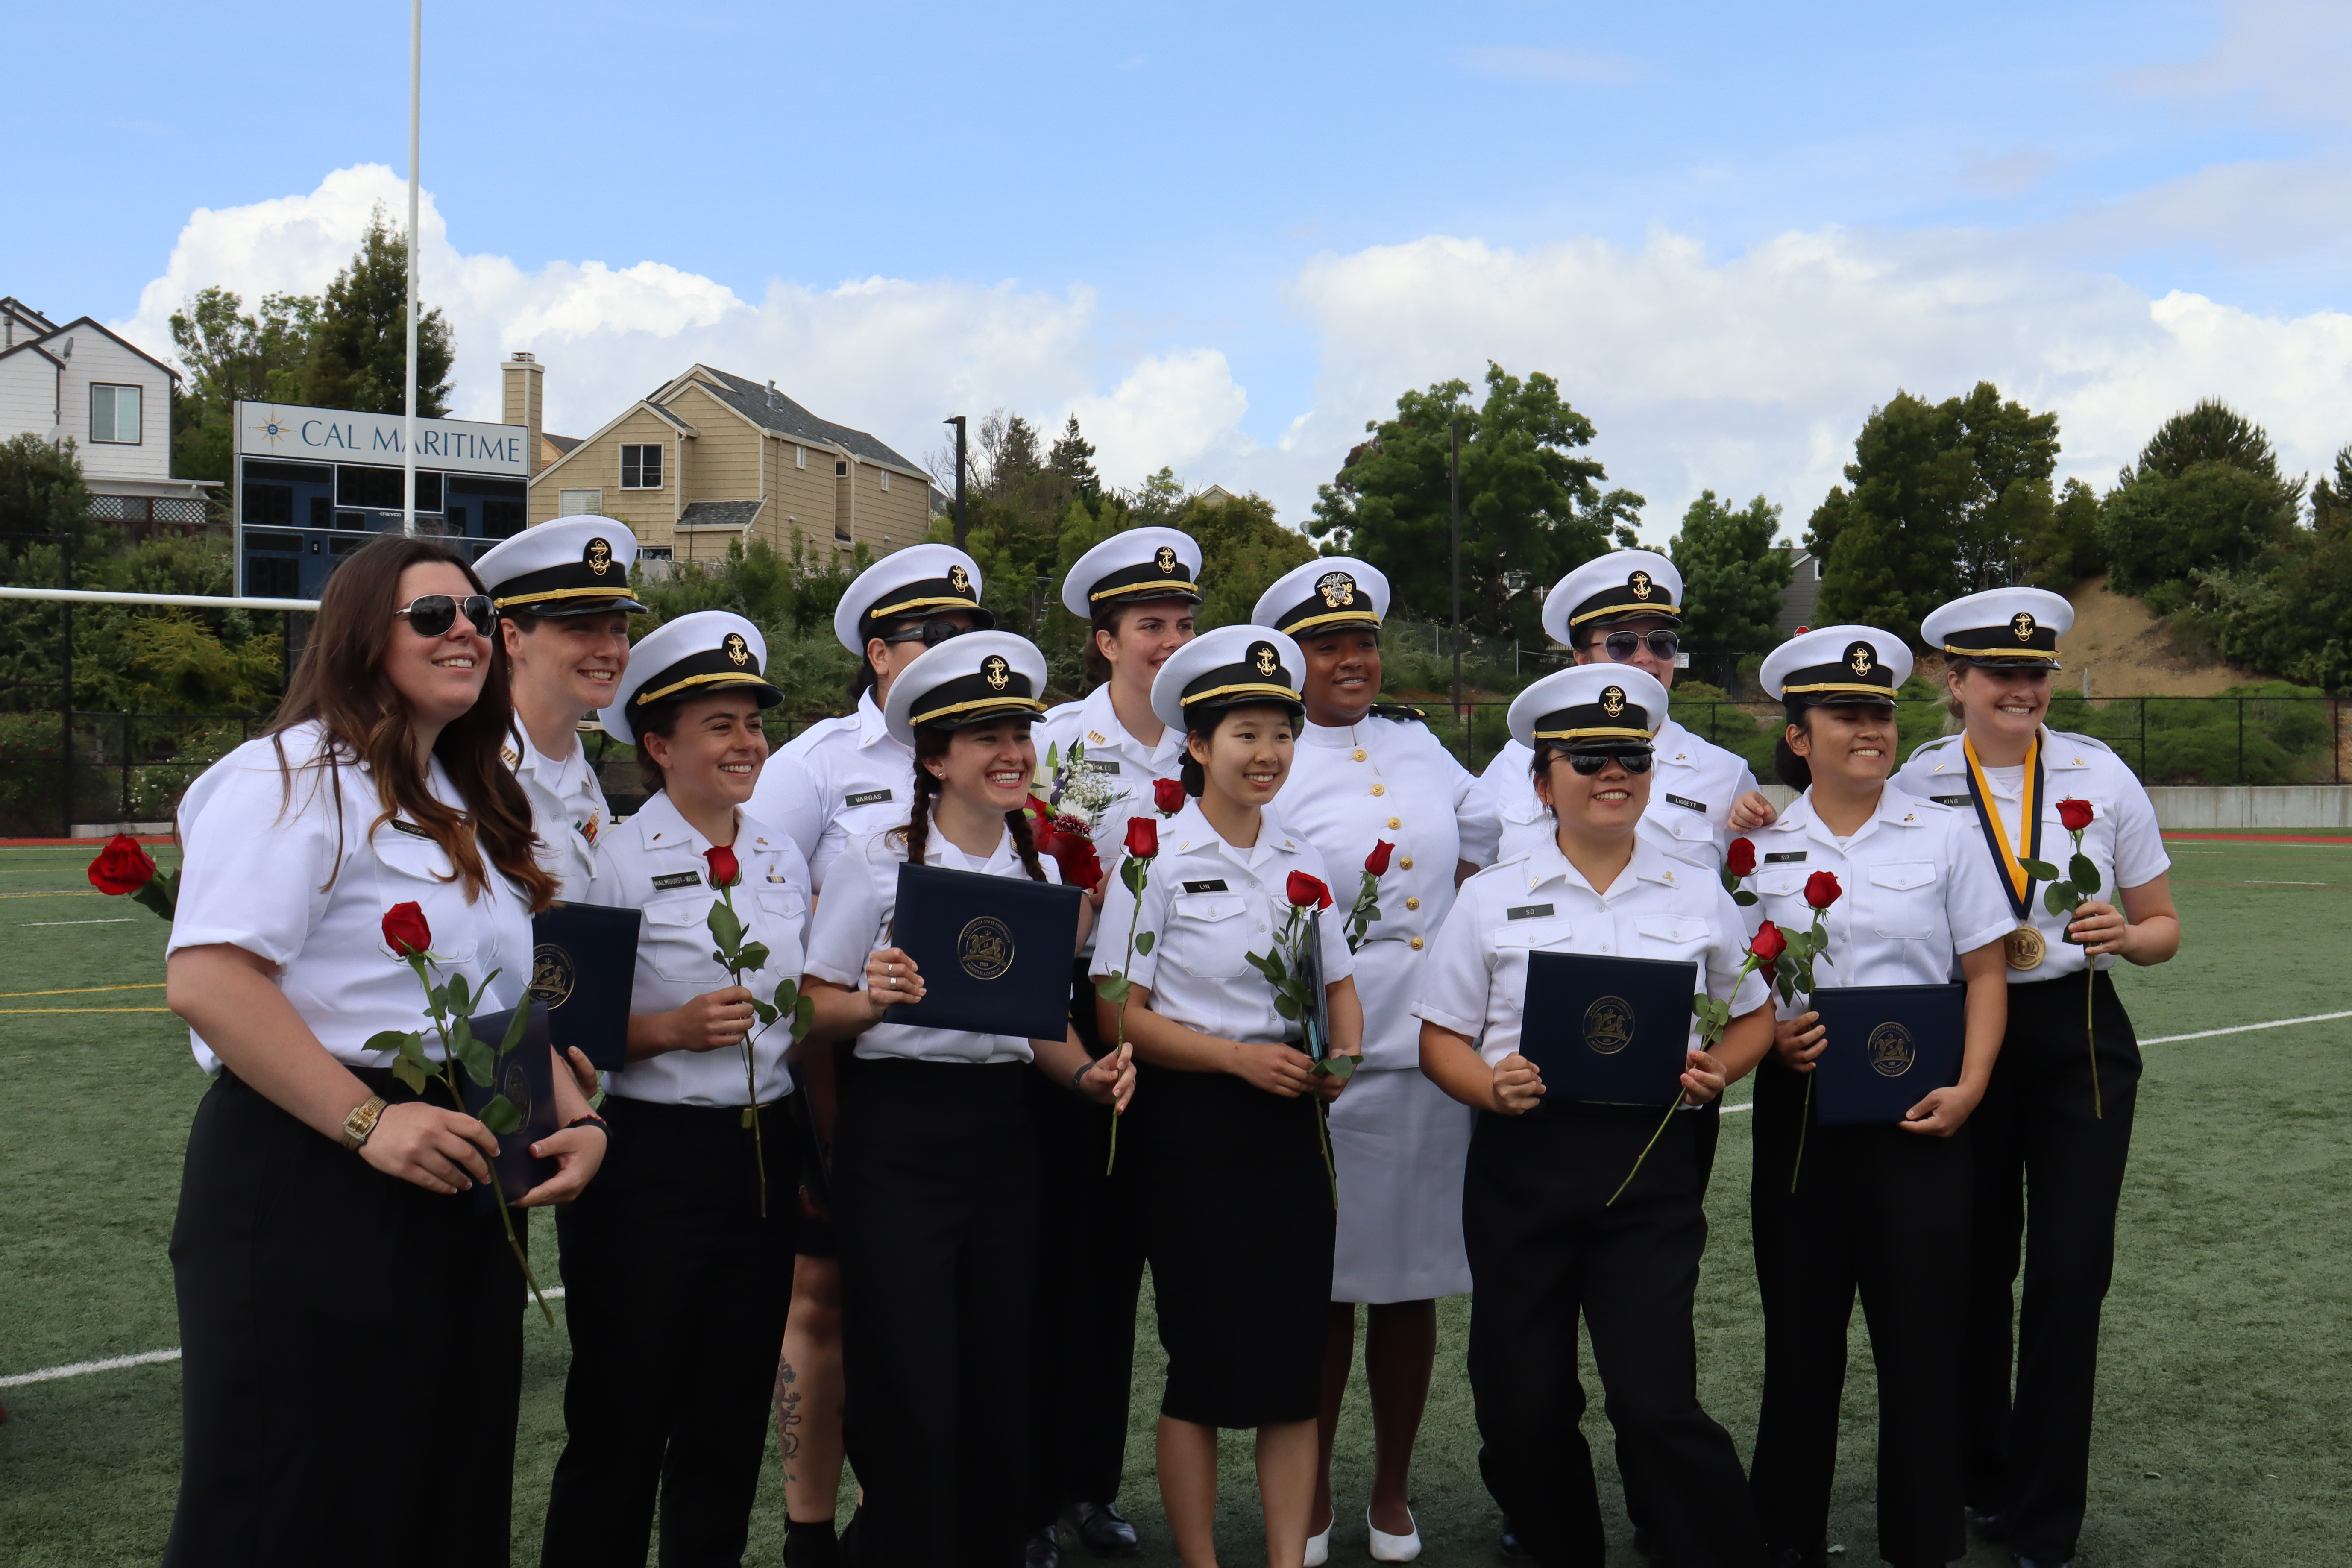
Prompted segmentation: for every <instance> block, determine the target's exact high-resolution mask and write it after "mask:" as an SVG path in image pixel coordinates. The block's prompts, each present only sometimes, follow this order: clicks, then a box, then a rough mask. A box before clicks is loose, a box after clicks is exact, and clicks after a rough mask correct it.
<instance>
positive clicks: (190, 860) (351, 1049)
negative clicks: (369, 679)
mask: <svg viewBox="0 0 2352 1568" xmlns="http://www.w3.org/2000/svg"><path fill="white" fill-rule="evenodd" d="M277 739H278V742H283V744H284V748H285V760H286V763H287V765H288V767H289V769H290V770H291V778H292V787H291V790H290V791H289V790H287V789H286V788H285V787H284V786H283V785H282V784H281V783H280V779H281V775H280V773H279V772H278V747H277V746H276V745H274V744H273V743H272V742H271V741H270V739H269V738H268V737H264V738H262V739H260V740H257V741H247V742H246V743H245V744H244V745H242V746H239V747H238V748H237V749H236V751H234V752H230V753H229V754H228V755H227V756H226V757H223V758H222V759H221V760H220V761H219V762H217V763H214V764H213V765H212V766H211V767H209V768H207V769H205V772H204V773H203V775H202V776H201V777H199V778H198V779H197V780H196V782H195V783H194V784H191V785H189V786H188V793H187V795H186V796H185V797H184V799H183V800H182V801H181V802H180V812H179V822H180V844H181V847H182V850H183V852H184V858H183V860H182V862H181V866H182V869H181V873H180V896H179V904H178V908H177V911H176V913H175V914H174V916H173V921H172V937H171V942H170V944H169V946H168V947H167V948H166V949H165V952H167V953H171V952H178V951H179V950H180V949H182V948H184V947H204V946H207V945H209V944H211V943H215V942H227V943H229V944H231V945H232V946H236V947H241V948H243V949H245V950H246V951H247V952H250V953H253V954H255V955H256V956H257V957H260V958H263V959H266V960H267V961H268V962H269V963H271V964H274V965H275V966H276V967H277V971H278V973H277V975H276V979H277V982H278V989H279V990H281V991H283V992H284V993H285V994H286V999H287V1000H288V1001H289V1002H290V1003H292V1004H293V1005H294V1010H295V1011H296V1012H297V1013H299V1014H300V1015H301V1016H302V1021H303V1022H304V1023H306V1024H308V1025H309V1026H310V1032H311V1033H312V1034H314V1035H316V1036H318V1037H319V1043H320V1045H322V1046H324V1047H326V1048H327V1054H328V1055H330V1056H331V1057H333V1058H335V1059H336V1060H337V1061H340V1062H343V1063H346V1064H347V1065H350V1066H352V1067H368V1068H389V1067H390V1066H392V1063H393V1059H394V1054H393V1053H392V1052H390V1051H371V1050H368V1049H365V1048H364V1042H365V1041H366V1040H367V1039H368V1038H369V1037H371V1036H373V1035H375V1034H377V1033H379V1032H380V1031H382V1030H385V1029H421V1030H423V1032H424V1035H425V1054H426V1055H427V1056H429V1057H431V1058H433V1059H434V1060H436V1061H438V1060H439V1059H440V1058H441V1047H440V1041H439V1038H438V1037H436V1035H435V1034H434V1032H433V1030H432V1027H431V1026H430V1024H429V1022H428V1019H427V1016H426V1013H425V989H424V987H423V986H421V985H419V984H417V983H416V975H415V972H414V971H413V970H411V969H410V968H409V967H408V963H407V961H406V960H405V959H404V958H402V957H401V956H400V955H399V954H397V953H395V952H393V950H392V949H391V947H390V946H388V945H387V944H386V943H385V942H384V940H383V917H384V914H385V912H386V911H387V910H390V909H391V908H392V907H393V906H394V904H407V903H413V904H415V905H417V906H418V907H419V908H421V909H422V910H424V912H425V922H426V924H427V925H429V926H430V927H431V928H432V931H433V948H432V951H433V953H434V956H435V957H436V959H438V960H439V961H440V973H439V976H438V977H439V978H440V979H442V980H444V981H446V980H447V979H448V977H449V976H451V975H453V974H462V975H464V976H465V977H466V980H467V984H468V986H469V987H471V988H472V989H474V990H475V991H477V992H484V990H485V988H484V984H483V983H484V981H485V980H486V979H488V976H489V975H490V973H491V972H492V971H494V970H495V971H497V972H499V973H498V977H497V978H496V979H495V980H491V981H490V982H489V984H488V987H487V992H486V993H485V994H483V998H482V1003H481V1005H480V1007H479V1008H478V1011H481V1012H485V1013H494V1012H497V1011H499V1010H500V1009H502V1008H506V1007H511V1006H513V1005H514V1004H515V1002H516V1000H517V999H518V998H519V997H520V995H521V994H522V988H523V986H524V984H527V983H528V981H529V979H530V952H531V941H530V907H529V905H527V904H526V903H525V902H524V900H523V896H522V894H521V892H520V890H519V889H516V888H515V886H514V885H513V884H512V883H510V882H509V881H508V880H507V879H506V878H504V877H503V876H501V875H499V872H498V870H497V869H496V868H490V874H489V881H488V886H487V887H486V888H485V889H483V890H482V893H481V895H480V896H479V897H478V898H477V899H476V900H473V901H471V902H468V901H467V898H466V888H465V884H464V883H463V882H462V881H459V880H458V879H457V875H456V870H457V868H455V867H454V866H452V865H451V864H450V861H449V857H448V856H447V855H446V853H444V852H443V850H442V848H441V846H440V845H439V844H437V843H436V842H435V841H434V840H433V839H432V838H431V837H429V836H427V835H426V834H425V830H424V829H423V828H422V827H419V826H416V825H415V824H414V823H411V822H408V821H405V820H404V818H402V817H400V816H397V815H395V816H393V817H391V818H390V819H388V820H386V821H384V822H382V823H376V818H378V817H379V816H383V802H382V801H381V800H380V799H379V798H378V797H377V795H376V789H375V778H374V775H373V773H372V772H371V771H370V770H369V769H368V768H367V767H366V765H365V764H363V763H358V762H356V761H353V760H352V759H351V758H350V756H349V754H348V753H346V754H345V755H344V756H343V758H342V759H341V761H340V762H339V763H337V764H336V765H335V766H333V767H332V768H330V767H329V766H328V765H327V763H326V750H327V748H326V731H325V729H324V727H323V726H321V725H320V724H318V723H315V722H313V723H308V724H298V725H296V726H295V727H294V728H293V729H290V730H288V731H285V732H284V733H283V734H281V735H279V736H278V737H277ZM428 782H429V786H430V788H431V789H432V791H433V794H434V795H435V797H436V799H439V800H441V801H443V802H444V803H446V804H447V805H453V806H457V807H458V808H459V809H463V801H462V799H461V797H460V796H459V795H458V794H457V786H456V785H455V784H452V783H451V782H450V779H449V775H448V774H447V773H445V772H444V771H443V770H442V767H441V763H440V761H439V760H438V759H437V758H436V759H435V760H434V762H433V763H432V771H431V773H429V775H428ZM371 824H375V826H373V828H371V826H370V825H371ZM482 859H483V862H484V864H485V866H488V861H489V857H488V853H487V852H486V853H484V854H483V857H482ZM188 1038H189V1041H190V1043H191V1044H192V1045H193V1046H194V1048H195V1056H196V1065H197V1066H199V1067H201V1068H204V1069H205V1072H207V1073H217V1072H219V1071H220V1066H221V1064H220V1058H218V1057H216V1056H215V1055H214V1054H213V1052H212V1049H211V1048H210V1047H207V1046H206V1045H205V1042H204V1041H203V1040H202V1039H201V1038H199V1037H197V1036H196V1034H195V1032H194V1030H191V1031H189V1035H188Z"/></svg>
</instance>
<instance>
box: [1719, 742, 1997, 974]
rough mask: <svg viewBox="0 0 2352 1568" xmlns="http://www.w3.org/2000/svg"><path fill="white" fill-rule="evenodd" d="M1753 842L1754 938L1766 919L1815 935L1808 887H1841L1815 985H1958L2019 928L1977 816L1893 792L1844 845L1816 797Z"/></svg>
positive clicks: (1803, 800) (1828, 918)
mask: <svg viewBox="0 0 2352 1568" xmlns="http://www.w3.org/2000/svg"><path fill="white" fill-rule="evenodd" d="M1749 837H1750V841H1751V842H1752V843H1754V845H1755V846H1756V875H1755V878H1754V879H1753V880H1752V881H1751V882H1750V883H1749V888H1750V890H1752V891H1753V892H1754V893H1755V894H1756V902H1755V903H1754V904H1753V905H1751V906H1750V907H1749V908H1748V910H1747V911H1746V912H1747V915H1748V929H1749V930H1750V931H1754V930H1755V929H1756V928H1757V927H1758V926H1760V925H1761V924H1762V923H1763V922H1764V921H1768V920H1769V921H1771V922H1772V923H1773V924H1775V925H1777V926H1780V927H1781V928H1782V929H1784V930H1788V931H1805V930H1809V929H1810V928H1811V925H1812V923H1813V911H1812V907H1811V905H1809V904H1808V903H1806V902H1805V883H1806V880H1807V879H1809V878H1811V876H1812V874H1813V873H1814V872H1816V871H1827V872H1829V873H1830V874H1831V875H1832V876H1834V877H1836V878H1837V879H1838V889H1839V893H1838V900H1837V901H1836V902H1835V903H1833V904H1832V905H1831V906H1830V907H1829V910H1828V912H1827V914H1825V915H1824V916H1823V917H1822V929H1824V930H1825V931H1828V932H1829V939H1830V945H1829V951H1828V954H1827V957H1826V960H1825V961H1824V962H1822V963H1817V964H1816V965H1815V967H1814V970H1813V981H1814V984H1816V985H1821V986H1832V985H1836V986H1844V985H1940V984H1943V983H1944V982H1946V981H1948V980H1949V979H1950V978H1952V973H1953V960H1954V958H1955V957H1956V956H1957V955H1958V954H1960V953H1963V952H1975V951H1976V950H1977V949H1978V948H1980V947H1982V946H1984V945H1985V944H1986V943H1987V942H1998V941H2000V938H2001V937H2002V936H2004V935H2006V934H2007V933H2008V932H2009V931H2010V930H2011V928H2012V927H2014V926H2015V925H2016V924H2017V921H2016V918H2015V917H2014V916H2013V915H2011V912H2010V909H2009V903H2008V900H2005V899H2003V898H2002V897H2001V892H2000V883H1999V882H1997V881H1995V880H1994V879H1993V875H1992V868H1991V866H1990V864H1989V863H1988V862H1987V861H1986V859H1985V858H1984V847H1983V844H1982V842H1981V841H1980V840H1979V839H1978V837H1977V830H1976V823H1975V821H1974V819H1973V817H1972V816H1964V815H1963V814H1961V813H1959V812H1957V811H1954V810H1952V809H1951V808H1950V807H1949V806H1944V805H1937V804H1936V803H1935V802H1934V801H1931V800H1922V799H1920V798H1919V797H1918V796H1916V795H1906V793H1904V792H1903V791H1902V790H1899V789H1895V788H1894V787H1893V786H1892V785H1889V786H1888V787H1887V788H1886V789H1885V790H1883V791H1881V792H1880V794H1879V797H1878V809H1877V810H1876V811H1875V812H1874V813H1873V814H1872V816H1871V817H1870V820H1869V821H1867V822H1865V823H1864V824H1863V825H1862V826H1861V827H1860V828H1859V829H1858V830H1857V831H1856V832H1854V833H1853V835H1852V836H1851V837H1848V838H1847V839H1846V841H1845V842H1844V843H1843V845H1841V844H1840V843H1839V842H1838V839H1837V837H1836V836H1835V835H1834V834H1832V833H1831V832H1830V830H1829V829H1828V828H1827V827H1826V826H1823V825H1822V819H1821V817H1820V816H1817V815H1816V814H1815V813H1814V810H1813V793H1812V791H1811V790H1807V791H1806V792H1805V793H1804V794H1803V795H1800V796H1799V797H1798V798H1797V799H1796V801H1795V802H1793V803H1792V804H1791V805H1790V807H1789V809H1788V810H1787V811H1785V812H1782V813H1781V814H1780V820H1779V821H1777V822H1775V823H1773V824H1772V825H1771V826H1769V827H1765V828H1759V830H1758V831H1757V832H1755V833H1754V834H1752V835H1750V836H1749ZM1803 1011H1805V1008H1804V1005H1803V1002H1802V999H1801V998H1800V999H1799V1002H1798V1004H1797V1005H1794V1006H1790V1005H1782V1006H1781V1007H1780V1016H1782V1017H1784V1018H1793V1017H1795V1016H1797V1015H1798V1014H1800V1013H1801V1012H1803Z"/></svg>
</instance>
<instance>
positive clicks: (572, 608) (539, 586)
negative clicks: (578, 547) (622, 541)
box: [489, 538, 645, 616]
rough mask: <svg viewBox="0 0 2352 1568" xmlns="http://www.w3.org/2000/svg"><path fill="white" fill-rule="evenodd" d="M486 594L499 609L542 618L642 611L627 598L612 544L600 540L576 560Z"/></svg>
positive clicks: (543, 569)
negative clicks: (595, 612) (596, 611)
mask: <svg viewBox="0 0 2352 1568" xmlns="http://www.w3.org/2000/svg"><path fill="white" fill-rule="evenodd" d="M489 591H490V598H491V600H492V602H493V603H495V604H496V605H498V607H499V609H501V610H529V611H531V612H533V613H535V614H538V615H542V616H551V615H576V614H583V613H585V612H586V611H587V610H589V609H592V608H593V609H628V610H643V609H644V608H645V606H644V605H640V604H638V603H637V602H636V601H635V599H633V598H631V597H630V596H629V569H628V568H627V567H625V566H624V565H622V564H621V563H619V562H618V561H616V560H614V558H613V546H612V544H611V542H608V541H606V540H604V539H602V538H597V539H591V540H590V541H589V542H588V544H587V547H586V548H585V549H584V550H583V551H582V552H581V556H580V559H579V560H577V561H566V562H562V563H560V564H558V565H554V566H543V567H541V568H540V569H539V570H538V571H536V572H526V573H524V574H521V575H520V576H519V577H509V578H508V579H506V580H505V581H504V582H502V583H493V584H489ZM597 601H603V603H597Z"/></svg>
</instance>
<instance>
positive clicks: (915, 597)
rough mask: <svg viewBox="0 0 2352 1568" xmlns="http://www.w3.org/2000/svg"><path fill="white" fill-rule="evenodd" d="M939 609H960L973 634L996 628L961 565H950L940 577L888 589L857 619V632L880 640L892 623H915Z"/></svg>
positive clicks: (920, 579)
mask: <svg viewBox="0 0 2352 1568" xmlns="http://www.w3.org/2000/svg"><path fill="white" fill-rule="evenodd" d="M941 610H961V611H962V612H963V613H964V614H965V615H968V616H971V624H972V627H973V629H974V630H976V631H983V632H984V631H986V630H988V629H989V628H990V627H991V626H994V625H996V617H995V616H992V615H990V614H989V613H988V612H987V611H986V610H983V609H982V608H981V607H980V595H979V594H978V593H977V592H976V591H974V589H973V587H972V584H971V574H970V573H969V572H966V571H965V570H964V569H963V568H962V567H961V566H950V567H949V568H948V574H947V575H946V576H944V577H923V578H919V579H917V580H916V581H914V582H912V583H901V584H898V586H897V587H895V588H893V589H891V590H890V591H889V593H887V595H884V596H883V597H882V598H881V599H879V600H877V601H876V602H875V604H874V605H872V606H871V607H870V608H868V609H867V610H866V614H865V615H864V616H860V617H859V618H858V622H857V630H858V632H859V634H860V635H861V636H862V637H866V638H868V639H871V638H874V637H880V636H881V635H882V628H883V627H884V626H887V625H888V624H889V623H890V622H892V621H905V620H915V619H919V618H920V617H922V616H929V615H936V614H937V613H939V612H940V611H941Z"/></svg>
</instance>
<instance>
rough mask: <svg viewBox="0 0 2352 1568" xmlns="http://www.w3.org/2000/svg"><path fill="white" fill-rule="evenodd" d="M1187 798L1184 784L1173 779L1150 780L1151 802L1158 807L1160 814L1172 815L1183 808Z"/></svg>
mask: <svg viewBox="0 0 2352 1568" xmlns="http://www.w3.org/2000/svg"><path fill="white" fill-rule="evenodd" d="M1187 798H1188V797H1187V796H1186V795H1185V794H1184V786H1183V785H1182V784H1178V783H1177V782H1176V781H1175V780H1174V779H1153V780H1152V781H1151V804H1152V805H1155V806H1158V807H1159V808H1160V816H1175V815H1176V814H1177V813H1178V812H1180V811H1181V810H1183V809H1184V802H1185V800H1186V799H1187Z"/></svg>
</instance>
